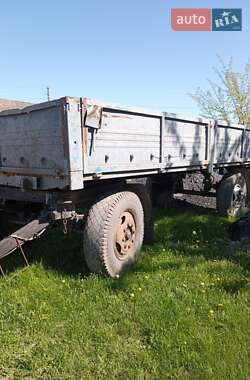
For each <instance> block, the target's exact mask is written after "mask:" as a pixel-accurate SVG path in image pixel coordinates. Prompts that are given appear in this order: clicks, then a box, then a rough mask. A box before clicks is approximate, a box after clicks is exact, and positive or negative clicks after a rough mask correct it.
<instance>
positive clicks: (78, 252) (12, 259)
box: [3, 228, 89, 276]
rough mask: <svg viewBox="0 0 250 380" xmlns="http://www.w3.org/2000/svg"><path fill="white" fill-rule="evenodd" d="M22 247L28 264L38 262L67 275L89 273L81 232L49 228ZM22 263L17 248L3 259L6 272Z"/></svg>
mask: <svg viewBox="0 0 250 380" xmlns="http://www.w3.org/2000/svg"><path fill="white" fill-rule="evenodd" d="M23 249H24V251H25V254H26V256H27V259H28V261H29V264H34V263H37V262H39V263H42V265H43V266H44V268H46V269H51V270H54V271H57V272H61V273H63V274H65V275H68V276H76V275H81V276H86V275H88V274H89V271H88V269H87V267H86V264H85V261H84V256H83V247H82V234H79V233H76V232H72V234H70V235H63V233H62V230H61V229H59V228H58V229H57V228H53V229H49V230H48V231H46V232H45V233H44V234H43V235H42V236H41V237H40V238H39V239H37V240H35V241H33V242H31V243H26V244H25V245H24V246H23ZM23 265H24V260H23V259H22V256H21V255H20V252H19V251H18V250H17V251H15V252H14V253H12V254H11V255H10V256H9V257H6V258H5V259H4V261H3V269H4V271H5V272H6V273H11V272H12V271H13V270H15V269H17V268H19V267H23Z"/></svg>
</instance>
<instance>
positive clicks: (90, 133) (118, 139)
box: [0, 97, 250, 190]
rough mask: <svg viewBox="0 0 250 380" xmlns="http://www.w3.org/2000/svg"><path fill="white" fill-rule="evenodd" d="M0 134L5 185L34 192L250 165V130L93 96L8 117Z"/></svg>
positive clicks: (1, 119) (0, 116)
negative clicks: (108, 102)
mask: <svg viewBox="0 0 250 380" xmlns="http://www.w3.org/2000/svg"><path fill="white" fill-rule="evenodd" d="M0 131H1V133H0V186H9V187H16V188H24V189H29V190H49V189H59V190H65V189H68V190H79V189H82V188H84V183H85V182H86V181H93V180H94V181H96V180H102V179H108V178H109V179H112V178H119V177H133V176H143V175H149V174H152V175H153V174H158V173H167V172H178V171H192V170H197V169H198V170H200V169H206V168H209V167H210V168H211V167H212V168H213V167H220V166H222V167H223V166H232V165H235V166H236V165H244V166H248V165H249V164H250V151H249V139H250V135H249V134H250V130H249V129H248V128H246V127H245V126H242V125H231V126H228V125H226V124H224V123H217V122H214V121H211V120H207V119H203V118H190V117H186V116H179V115H176V114H172V113H166V112H158V111H154V110H153V111H150V110H146V109H139V108H128V107H123V106H114V105H109V104H105V103H101V102H96V101H93V100H90V99H87V98H72V97H64V98H60V99H58V100H53V101H50V102H45V103H41V104H36V105H31V106H28V107H25V108H23V109H20V110H7V111H2V112H0Z"/></svg>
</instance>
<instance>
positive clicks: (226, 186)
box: [216, 173, 248, 216]
mask: <svg viewBox="0 0 250 380" xmlns="http://www.w3.org/2000/svg"><path fill="white" fill-rule="evenodd" d="M247 193H248V191H247V183H246V179H245V176H244V175H243V174H242V173H236V174H232V175H230V176H227V177H225V178H224V179H222V181H221V183H220V184H219V187H218V189H217V194H216V200H217V210H218V212H219V214H220V215H222V216H235V215H238V214H239V213H240V212H241V211H242V210H243V209H244V207H245V206H246V201H247Z"/></svg>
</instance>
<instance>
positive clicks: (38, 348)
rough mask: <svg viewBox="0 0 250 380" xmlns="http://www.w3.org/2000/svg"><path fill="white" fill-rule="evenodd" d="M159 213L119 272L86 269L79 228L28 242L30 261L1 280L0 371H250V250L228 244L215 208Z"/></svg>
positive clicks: (146, 375) (239, 375)
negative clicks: (127, 268)
mask: <svg viewBox="0 0 250 380" xmlns="http://www.w3.org/2000/svg"><path fill="white" fill-rule="evenodd" d="M156 214H157V215H156V226H155V229H156V243H155V244H154V246H152V247H144V249H143V255H142V257H141V258H140V260H139V262H138V264H137V265H136V266H135V268H134V269H133V270H132V271H131V272H130V273H128V274H126V275H125V276H124V277H122V278H121V279H119V280H116V281H114V280H111V279H108V278H102V277H99V276H96V275H88V274H86V269H85V267H84V262H83V259H82V253H81V245H82V242H81V237H80V235H72V236H71V237H65V236H62V235H61V233H59V232H57V231H51V232H50V233H48V234H47V235H46V236H44V237H42V238H41V239H40V241H37V242H35V243H33V244H32V245H31V246H30V247H28V249H27V251H28V254H29V257H30V259H31V261H32V265H31V267H30V268H29V269H28V270H26V271H24V272H22V273H20V274H19V275H18V276H17V277H15V278H12V279H9V278H10V276H11V274H9V276H8V281H6V280H4V279H1V280H0V304H1V305H0V326H1V327H0V328H1V331H0V333H1V336H0V378H1V379H2V378H4V379H91V380H92V379H121V380H127V379H157V380H159V379H192V380H193V379H202V380H203V379H220V380H221V379H249V378H250V364H249V363H250V281H249V269H250V255H249V253H240V252H237V253H234V254H230V253H229V252H228V250H227V248H226V244H225V243H224V242H223V239H224V240H225V239H227V230H228V225H229V222H228V221H227V220H225V219H223V218H219V217H218V216H217V215H216V214H215V212H213V211H203V210H201V209H198V208H189V209H187V210H185V209H183V208H179V209H177V210H174V209H173V210H170V211H168V212H165V213H163V212H160V211H158V212H157V213H156ZM16 255H17V254H15V256H16ZM13 263H14V264H15V265H16V261H13V258H9V259H8V262H5V263H4V265H5V268H6V267H7V268H9V269H10V268H11V265H12V264H13ZM15 271H16V272H18V269H15ZM12 274H13V272H12ZM1 376H2V377H1Z"/></svg>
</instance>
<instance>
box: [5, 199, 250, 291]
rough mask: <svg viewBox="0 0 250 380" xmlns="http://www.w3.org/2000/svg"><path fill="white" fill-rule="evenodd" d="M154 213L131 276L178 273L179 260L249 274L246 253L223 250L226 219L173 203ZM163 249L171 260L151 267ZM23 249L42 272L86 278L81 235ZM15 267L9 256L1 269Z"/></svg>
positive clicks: (58, 236)
mask: <svg viewBox="0 0 250 380" xmlns="http://www.w3.org/2000/svg"><path fill="white" fill-rule="evenodd" d="M154 213H155V244H154V245H153V246H152V247H150V248H149V247H148V248H147V250H148V255H147V258H145V260H143V261H141V262H140V263H139V264H138V265H137V266H136V268H135V272H137V273H138V272H144V273H145V272H148V273H152V272H154V271H158V270H171V269H172V270H178V269H179V268H180V267H181V265H182V261H183V260H181V259H180V256H181V257H182V256H185V257H188V258H189V260H188V261H186V262H185V265H192V266H195V265H196V264H197V262H198V261H197V260H198V259H199V257H200V258H205V259H206V260H214V259H216V260H225V259H226V260H230V261H231V262H234V263H236V264H237V265H239V266H240V267H242V269H244V271H246V272H248V271H249V270H250V257H249V255H248V254H247V253H244V252H241V253H240V252H234V253H230V252H229V250H228V249H227V248H226V243H225V242H226V239H228V238H229V236H228V227H229V225H230V223H229V221H228V220H227V219H225V218H220V217H218V215H216V212H215V211H214V210H211V209H205V208H203V207H199V206H194V205H191V204H189V203H186V202H183V201H181V202H180V201H179V202H178V201H176V202H175V203H174V205H173V207H172V208H171V209H168V210H155V211H154ZM163 248H165V249H166V250H168V251H170V252H171V255H172V258H173V260H171V261H166V262H165V261H164V260H162V261H161V262H160V263H157V264H155V263H152V262H151V261H150V257H151V256H157V255H158V256H159V255H160V254H161V252H162V249H163ZM24 249H25V251H26V252H27V257H28V259H29V262H30V263H36V262H42V264H43V266H44V267H45V268H47V269H52V270H55V271H58V272H61V273H64V274H65V275H69V276H76V275H81V276H86V275H88V274H89V272H88V269H87V267H86V264H85V261H84V255H83V248H82V234H79V233H72V234H71V235H69V236H68V235H66V236H65V235H63V234H62V232H61V230H59V229H53V230H50V231H48V232H47V233H45V234H44V235H43V236H42V237H41V238H40V239H38V240H37V241H35V242H33V243H31V244H30V245H27V246H24ZM178 256H179V257H178ZM175 258H176V260H175ZM190 258H194V260H190ZM17 265H20V255H18V254H13V255H11V257H10V258H7V260H6V265H5V268H4V269H5V270H7V272H11V271H13V270H14V269H16V266H17ZM236 288H237V286H236Z"/></svg>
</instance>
